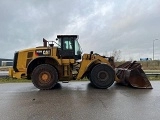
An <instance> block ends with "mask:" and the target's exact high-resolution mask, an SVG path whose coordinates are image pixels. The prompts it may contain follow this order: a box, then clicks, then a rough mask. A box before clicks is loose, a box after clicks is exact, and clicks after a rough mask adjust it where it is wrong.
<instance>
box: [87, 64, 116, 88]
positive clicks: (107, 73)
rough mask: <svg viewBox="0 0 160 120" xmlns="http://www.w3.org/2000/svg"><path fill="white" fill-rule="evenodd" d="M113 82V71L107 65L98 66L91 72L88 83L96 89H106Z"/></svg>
mask: <svg viewBox="0 0 160 120" xmlns="http://www.w3.org/2000/svg"><path fill="white" fill-rule="evenodd" d="M114 80H115V71H114V70H113V68H112V67H110V66H109V65H107V64H98V65H96V66H95V67H94V68H93V69H92V71H91V75H90V81H91V83H92V84H93V85H94V86H95V87H97V88H101V89H104V88H108V87H110V86H111V85H112V84H113V83H114Z"/></svg>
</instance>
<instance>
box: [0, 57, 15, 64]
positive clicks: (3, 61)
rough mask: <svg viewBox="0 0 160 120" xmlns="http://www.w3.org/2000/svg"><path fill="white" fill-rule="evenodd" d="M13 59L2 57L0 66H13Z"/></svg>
mask: <svg viewBox="0 0 160 120" xmlns="http://www.w3.org/2000/svg"><path fill="white" fill-rule="evenodd" d="M12 65H13V59H5V58H0V66H12Z"/></svg>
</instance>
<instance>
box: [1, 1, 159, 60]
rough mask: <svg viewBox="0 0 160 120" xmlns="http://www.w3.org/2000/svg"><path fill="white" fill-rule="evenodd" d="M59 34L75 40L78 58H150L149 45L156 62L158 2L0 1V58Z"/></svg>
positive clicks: (39, 44)
mask: <svg viewBox="0 0 160 120" xmlns="http://www.w3.org/2000/svg"><path fill="white" fill-rule="evenodd" d="M62 34H65V35H67V34H69V35H71V34H74V35H79V43H80V45H81V48H82V49H83V53H90V51H94V52H95V53H99V54H101V55H107V56H111V55H112V53H113V51H120V52H121V54H120V56H121V57H120V58H121V60H125V61H127V60H139V59H140V58H153V43H154V59H160V47H159V45H160V1H159V0H0V58H13V56H14V52H15V51H19V50H22V49H26V48H32V47H36V46H41V45H42V44H43V43H42V39H43V38H45V39H47V40H49V41H51V40H55V39H56V35H62ZM156 39H157V40H156ZM155 40H156V41H155Z"/></svg>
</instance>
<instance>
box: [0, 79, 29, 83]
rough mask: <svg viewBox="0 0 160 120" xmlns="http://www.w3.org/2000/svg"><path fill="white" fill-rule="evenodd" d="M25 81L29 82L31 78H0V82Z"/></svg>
mask: <svg viewBox="0 0 160 120" xmlns="http://www.w3.org/2000/svg"><path fill="white" fill-rule="evenodd" d="M25 82H31V80H27V79H13V78H0V83H25Z"/></svg>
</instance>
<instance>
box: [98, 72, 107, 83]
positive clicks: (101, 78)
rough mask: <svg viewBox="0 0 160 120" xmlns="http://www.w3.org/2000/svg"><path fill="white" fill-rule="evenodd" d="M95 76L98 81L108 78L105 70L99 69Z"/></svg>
mask: <svg viewBox="0 0 160 120" xmlns="http://www.w3.org/2000/svg"><path fill="white" fill-rule="evenodd" d="M97 77H98V80H99V81H107V80H108V78H109V75H108V73H107V72H106V71H100V72H99V73H98V76H97Z"/></svg>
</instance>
